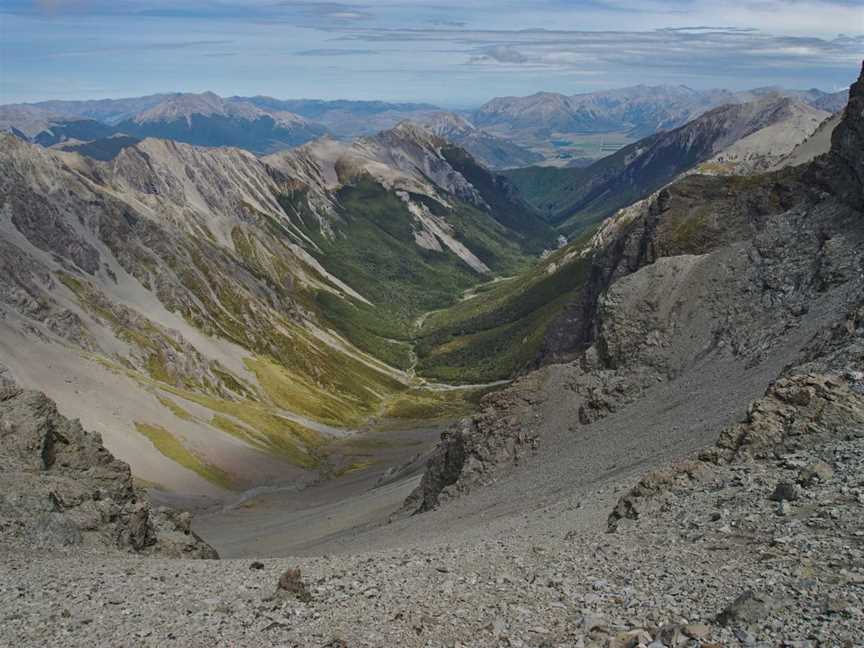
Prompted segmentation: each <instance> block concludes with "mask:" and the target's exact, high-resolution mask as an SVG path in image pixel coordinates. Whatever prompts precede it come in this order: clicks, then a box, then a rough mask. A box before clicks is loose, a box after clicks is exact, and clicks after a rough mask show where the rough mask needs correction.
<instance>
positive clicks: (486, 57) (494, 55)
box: [471, 45, 528, 63]
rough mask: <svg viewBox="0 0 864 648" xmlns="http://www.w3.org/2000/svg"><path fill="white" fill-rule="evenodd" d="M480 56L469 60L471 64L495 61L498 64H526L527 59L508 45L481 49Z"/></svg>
mask: <svg viewBox="0 0 864 648" xmlns="http://www.w3.org/2000/svg"><path fill="white" fill-rule="evenodd" d="M482 51H483V53H482V54H481V55H480V56H474V57H472V58H471V61H472V62H475V63H479V62H485V61H497V62H498V63H528V57H527V56H525V55H524V54H522V52H520V51H519V50H517V49H516V48H514V47H510V46H509V45H494V46H492V47H486V48H483V50H482Z"/></svg>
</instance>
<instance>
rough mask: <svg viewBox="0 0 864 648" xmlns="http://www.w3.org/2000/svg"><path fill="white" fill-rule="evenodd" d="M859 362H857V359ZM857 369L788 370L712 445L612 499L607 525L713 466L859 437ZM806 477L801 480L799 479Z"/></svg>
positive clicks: (645, 508) (862, 417) (861, 401)
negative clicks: (837, 371)
mask: <svg viewBox="0 0 864 648" xmlns="http://www.w3.org/2000/svg"><path fill="white" fill-rule="evenodd" d="M859 367H860V365H859ZM861 377H862V376H861V375H860V372H856V371H854V370H850V371H849V372H847V373H846V374H845V375H836V374H835V375H828V374H812V373H806V374H790V375H787V376H784V377H782V378H780V379H779V380H777V381H776V382H774V383H773V384H772V385H771V386H770V387H769V388H768V390H767V392H766V394H765V396H764V397H763V398H760V399H758V400H756V401H754V402H753V404H752V405H751V406H750V410H749V411H748V413H747V418H746V419H745V420H744V421H742V422H740V423H736V424H734V425H731V426H729V427H727V428H726V429H724V430H723V432H722V433H721V434H720V438H719V439H718V440H717V443H716V444H715V446H714V447H712V448H709V449H707V450H705V451H704V452H702V453H701V454H700V455H699V458H698V459H695V460H688V461H684V462H682V463H679V464H676V465H673V466H671V467H668V468H663V469H660V470H657V471H653V472H651V473H649V474H647V475H646V476H645V477H643V478H642V479H641V480H640V481H639V482H638V483H637V484H636V485H635V486H634V487H633V488H632V489H631V490H630V491H629V492H628V493H627V494H625V495H624V496H622V497H621V499H619V500H618V503H617V504H616V505H615V508H614V509H613V511H612V513H611V514H610V515H609V520H608V527H609V530H610V531H616V530H617V529H618V526H619V524H620V522H621V521H622V520H636V519H639V518H642V517H645V516H647V515H651V514H653V513H654V512H656V511H657V510H658V509H659V508H660V507H661V506H663V502H664V498H665V497H666V496H667V495H669V494H670V493H671V492H674V491H675V490H686V489H688V488H691V487H692V486H693V485H694V483H696V482H700V481H704V480H705V479H706V478H707V477H706V476H708V475H712V474H713V473H714V472H716V471H715V468H716V467H717V466H723V465H727V464H738V463H742V462H752V461H768V460H777V459H778V458H781V457H784V456H788V455H794V454H796V453H802V452H804V451H807V450H809V449H812V448H814V447H818V446H823V445H827V444H829V443H831V442H836V441H841V440H844V439H851V438H861V437H864V389H862V388H861V384H860V382H859V380H860V379H861ZM805 481H807V480H805Z"/></svg>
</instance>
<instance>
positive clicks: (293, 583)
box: [276, 568, 312, 603]
mask: <svg viewBox="0 0 864 648" xmlns="http://www.w3.org/2000/svg"><path fill="white" fill-rule="evenodd" d="M276 596H291V597H294V598H296V599H297V600H298V601H301V602H303V603H308V602H310V601H311V600H312V595H311V594H310V593H309V590H307V589H306V584H305V583H304V582H303V579H302V575H301V573H300V569H299V568H289V569H287V570H285V572H284V573H283V574H282V575H281V576H280V577H279V582H278V583H277V587H276Z"/></svg>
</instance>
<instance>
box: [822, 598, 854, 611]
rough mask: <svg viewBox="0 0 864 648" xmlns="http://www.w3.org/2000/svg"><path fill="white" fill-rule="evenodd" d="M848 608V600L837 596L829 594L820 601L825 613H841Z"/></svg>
mask: <svg viewBox="0 0 864 648" xmlns="http://www.w3.org/2000/svg"><path fill="white" fill-rule="evenodd" d="M849 608H850V605H849V601H847V600H846V599H843V598H839V597H834V596H829V597H828V598H826V599H825V600H824V601H823V602H822V612H824V613H825V614H842V613H843V612H846V611H847V610H848V609H849Z"/></svg>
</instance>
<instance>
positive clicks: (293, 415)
mask: <svg viewBox="0 0 864 648" xmlns="http://www.w3.org/2000/svg"><path fill="white" fill-rule="evenodd" d="M196 110H197V108H196ZM447 155H449V156H451V157H453V159H454V160H455V161H454V164H458V165H459V168H461V169H462V170H463V171H464V172H465V174H467V175H468V176H470V178H471V180H470V181H469V179H467V178H466V176H465V175H463V174H462V172H460V171H459V170H457V168H455V167H454V166H453V165H451V164H450V162H448V160H447ZM0 165H2V169H3V174H2V175H3V180H2V186H0V190H2V195H3V196H4V202H3V211H2V214H3V218H2V226H0V233H2V235H0V245H2V249H3V254H2V257H0V264H2V266H3V272H2V273H0V275H2V278H0V286H2V289H0V296H2V297H0V304H2V312H3V314H4V317H3V318H2V320H0V332H2V333H0V349H2V355H3V362H4V364H6V365H7V366H8V367H9V370H10V372H11V373H12V375H13V376H14V377H15V378H16V379H17V380H19V381H20V382H21V384H22V385H24V386H26V387H33V386H39V387H40V389H42V390H43V391H45V392H46V393H47V394H48V395H49V396H50V397H52V398H53V399H55V400H56V401H57V403H58V405H59V407H60V409H61V411H63V412H64V413H68V414H70V415H72V416H77V417H79V418H80V419H81V420H82V422H83V423H84V424H85V426H87V427H88V428H89V429H94V430H96V431H98V432H101V433H103V434H104V435H105V441H106V444H107V446H108V448H109V449H110V450H111V451H113V452H115V453H116V454H117V455H119V456H121V457H123V458H124V459H126V460H128V461H130V463H131V464H132V467H133V470H134V471H135V473H136V475H139V476H141V477H143V478H144V479H147V480H150V481H152V482H154V483H155V484H157V485H158V486H159V487H160V488H163V489H169V490H176V491H178V492H181V493H187V494H194V495H205V496H208V497H217V498H222V497H227V496H230V493H231V492H232V491H237V490H243V489H246V488H251V487H254V486H258V485H262V484H267V483H272V482H274V481H279V482H288V483H291V482H296V483H298V484H299V483H304V482H305V481H308V480H310V479H314V478H316V476H318V475H319V474H322V473H327V472H328V471H338V470H342V469H348V467H350V466H351V465H352V464H353V463H356V462H362V461H365V459H363V458H362V457H363V456H364V453H363V451H362V450H361V449H359V448H355V449H354V450H353V451H352V450H351V448H350V447H349V446H345V447H343V446H341V445H338V444H337V447H333V444H334V443H335V442H336V441H337V440H338V439H339V437H341V436H344V435H345V434H346V433H347V430H348V429H353V428H357V427H360V426H362V425H363V424H365V423H366V422H368V421H370V420H372V419H376V418H377V417H378V416H380V415H381V414H382V413H383V414H387V413H389V412H394V413H397V415H398V413H399V412H407V411H411V410H412V408H413V409H417V408H420V409H423V410H425V411H427V413H428V415H429V416H431V417H433V418H434V417H435V416H441V415H443V414H446V413H447V412H448V411H450V410H460V408H463V409H464V406H465V402H464V398H467V397H469V396H470V394H469V393H468V392H466V391H464V390H463V391H459V392H455V393H453V394H449V393H445V392H440V393H439V392H434V393H433V392H429V393H426V391H424V390H423V388H422V380H421V379H419V378H415V377H414V373H413V366H412V365H413V360H412V350H411V332H412V326H413V321H414V320H415V319H416V318H417V317H418V316H420V315H421V314H422V313H423V312H424V311H425V310H430V309H435V308H440V307H443V306H446V305H449V304H450V303H452V302H453V301H455V300H456V299H457V298H458V296H459V295H460V294H461V292H462V291H463V290H465V289H467V288H469V287H471V286H473V285H475V284H476V283H478V282H481V281H483V280H484V279H485V278H486V277H489V276H491V275H492V274H493V273H499V272H500V273H511V272H515V271H517V270H518V269H520V268H521V267H523V265H524V264H526V263H527V261H528V259H529V258H530V257H529V255H530V254H533V253H534V251H535V250H537V249H542V246H543V245H544V240H547V239H548V238H551V235H550V233H549V230H548V228H547V227H546V226H545V224H544V223H543V221H542V220H540V219H539V217H537V216H536V215H535V214H533V213H532V212H531V210H530V209H528V208H527V207H525V205H524V204H521V203H518V202H513V201H514V200H515V198H514V197H513V196H512V195H510V194H509V193H507V191H506V188H507V184H506V182H505V181H503V180H499V179H496V178H495V177H494V176H492V175H490V174H488V172H486V171H485V170H483V169H481V168H480V167H474V166H472V163H471V162H470V158H469V157H467V156H464V154H463V157H459V158H458V160H457V159H456V157H454V152H453V150H452V149H451V148H450V147H449V146H447V145H445V144H444V143H443V142H442V141H441V140H437V139H436V138H434V136H432V135H431V134H429V133H427V132H425V131H421V130H419V129H416V128H409V127H407V126H406V127H402V128H399V129H396V130H394V131H392V132H389V133H383V134H381V135H379V136H377V137H376V138H371V139H368V140H362V141H359V142H356V143H354V144H341V143H337V142H333V141H328V140H322V141H321V142H319V143H316V144H311V145H309V146H308V147H306V148H300V149H296V150H294V151H291V152H284V153H280V154H278V155H276V156H273V157H270V158H266V159H263V160H262V159H260V158H256V157H255V156H253V155H252V154H250V153H247V152H244V151H242V150H239V149H226V148H219V149H209V148H198V147H194V146H190V145H186V144H180V143H176V142H171V141H165V140H157V139H145V140H143V141H141V142H139V143H134V144H130V145H128V146H124V147H123V148H121V149H120V150H119V152H117V153H116V155H115V156H114V157H113V158H112V159H110V160H107V161H98V160H94V159H90V158H85V157H82V156H80V155H77V154H74V153H66V152H58V151H50V150H46V149H44V148H40V147H38V146H34V145H31V144H28V143H25V142H23V141H21V140H20V139H17V138H14V137H12V136H4V138H3V140H2V148H0ZM68 214H76V218H75V219H71V218H69V217H68ZM34 358H35V359H38V361H34ZM460 411H461V410H460Z"/></svg>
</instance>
